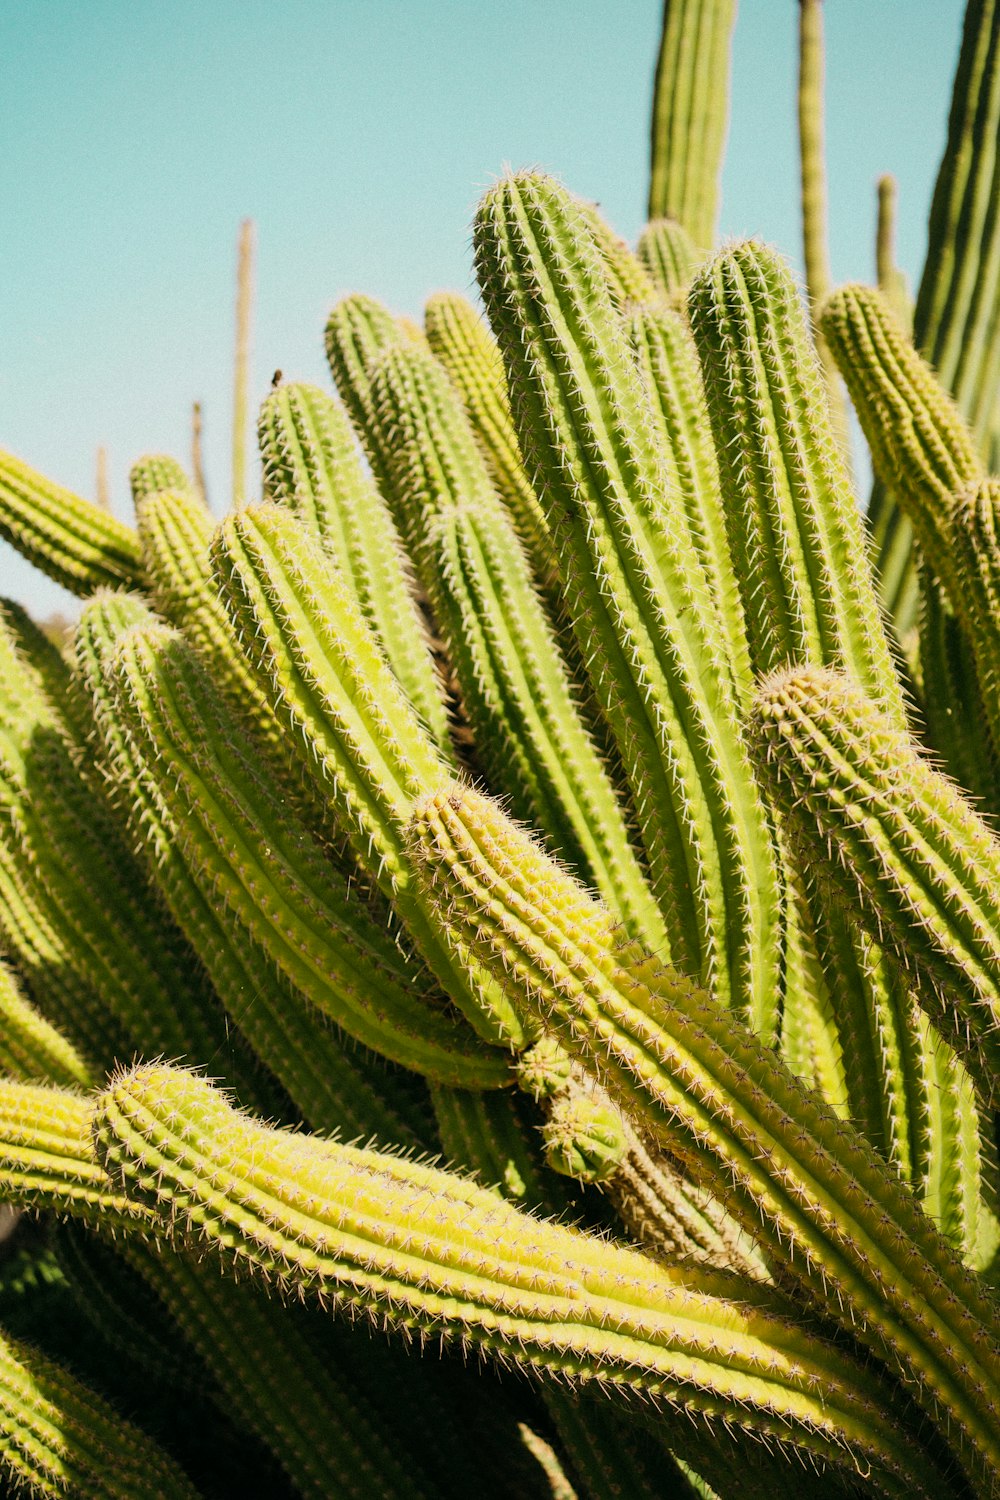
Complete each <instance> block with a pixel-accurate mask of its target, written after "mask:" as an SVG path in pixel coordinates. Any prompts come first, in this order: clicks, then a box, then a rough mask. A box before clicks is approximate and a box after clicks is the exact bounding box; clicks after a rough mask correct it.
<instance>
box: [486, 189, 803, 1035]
mask: <svg viewBox="0 0 1000 1500" xmlns="http://www.w3.org/2000/svg"><path fill="white" fill-rule="evenodd" d="M475 243H476V258H477V266H478V275H479V279H480V284H481V286H482V289H483V295H484V298H485V300H486V303H487V308H488V311H489V314H490V319H491V322H492V324H493V327H494V330H495V331H496V333H497V336H498V338H499V340H500V345H501V350H502V353H503V356H504V361H505V364H506V368H507V375H508V382H509V384H510V387H511V393H512V402H513V408H514V414H515V420H516V421H517V424H518V433H519V437H520V440H521V444H522V447H523V448H524V450H525V454H526V457H528V458H529V461H530V462H531V463H532V464H533V465H534V466H535V469H536V471H537V474H538V476H539V481H540V485H541V495H542V499H543V503H544V504H545V506H546V509H547V511H548V512H549V515H550V521H551V524H552V527H553V532H554V534H555V535H556V536H557V540H558V543H559V547H560V555H561V559H562V563H563V569H564V576H565V588H566V593H567V600H568V603H569V605H570V608H571V611H572V613H573V616H574V625H575V628H576V630H577V635H578V640H579V643H580V650H581V653H582V654H583V655H584V657H585V659H586V660H587V662H588V666H589V669H590V672H591V677H592V683H593V688H594V692H595V694H596V696H597V698H598V701H599V702H600V704H601V707H602V710H603V711H604V713H605V716H606V718H607V721H608V723H609V725H610V727H611V729H612V732H613V733H614V736H615V739H616V741H617V744H618V748H619V752H620V754H621V758H622V762H623V764H624V766H625V769H626V772H627V775H628V779H629V785H630V789H631V791H632V796H633V801H634V803H635V805H636V808H637V811H638V817H639V824H640V832H641V836H642V839H643V842H644V845H645V849H646V854H647V857H648V860H649V865H650V870H651V875H652V880H653V887H654V891H655V892H656V894H657V897H658V899H659V901H660V906H661V910H662V911H663V915H664V918H665V920H666V923H667V927H668V932H669V936H670V944H671V952H672V954H673V955H674V957H675V960H676V961H677V962H678V964H679V965H681V966H682V967H684V968H685V969H686V970H688V971H689V972H691V973H693V974H697V975H699V976H700V977H701V978H702V980H703V981H704V982H706V983H707V984H709V985H710V986H712V987H713V988H714V989H715V990H716V992H717V993H718V994H719V995H720V996H722V997H724V998H726V999H727V1000H728V1001H729V1002H730V1003H732V1004H733V1005H734V1006H736V1007H738V1008H740V1009H741V1010H743V1011H744V1013H745V1014H747V1015H748V1016H750V1017H752V1018H753V1021H754V1023H755V1024H756V1025H757V1026H759V1027H761V1028H762V1029H763V1030H765V1031H769V1030H770V1029H771V1028H772V1026H773V1024H774V1004H775V1000H776V998H777V980H776V965H777V962H778V952H779V949H780V939H781V935H780V931H779V930H778V929H777V928H776V925H775V914H776V913H778V912H780V910H781V898H780V895H779V894H778V891H777V889H776V877H775V871H774V865H773V851H772V847H771V841H770V832H769V829H768V827H767V820H766V816H765V813H764V810H763V806H762V803H761V802H760V800H759V798H758V794H757V791H756V787H755V784H754V782H753V780H752V777H751V775H750V772H749V766H748V762H747V760H746V752H745V750H744V747H743V745H742V742H741V738H740V731H739V728H738V725H737V722H736V720H737V713H736V701H735V688H734V686H733V683H732V679H731V676H730V672H729V668H728V664H727V662H726V649H725V644H724V640H723V638H722V635H721V631H720V628H719V625H718V619H717V615H716V612H715V608H714V606H713V605H712V604H711V603H710V602H709V601H708V600H707V598H706V596H705V593H704V591H703V589H702V588H701V586H700V579H701V570H700V567H699V563H698V557H697V553H696V552H695V550H694V546H693V543H692V542H691V540H690V537H689V535H688V530H687V526H686V524H685V520H684V515H683V509H682V506H681V504H680V501H679V497H678V496H676V495H675V494H672V493H671V492H670V491H669V490H664V489H663V487H662V486H661V485H660V483H659V464H660V460H659V456H658V452H657V447H656V438H655V431H654V429H653V427H652V424H651V422H650V419H649V416H648V414H647V411H646V398H645V394H644V391H643V387H642V383H641V378H640V376H639V373H638V371H637V370H636V368H635V362H634V359H633V356H632V353H631V350H630V348H629V346H628V344H627V342H626V340H625V337H624V330H623V328H622V325H621V321H620V318H619V316H618V314H617V312H616V310H615V308H614V306H613V304H612V301H611V298H610V295H609V293H608V291H607V287H606V282H605V278H604V274H603V270H602V268H601V264H600V261H599V258H598V255H597V252H596V249H595V247H594V244H593V240H592V238H591V237H590V235H589V232H588V230H587V227H586V223H585V221H584V220H582V219H581V217H580V214H579V211H578V209H577V207H576V204H575V202H574V200H573V199H572V198H571V197H570V196H569V194H567V193H566V192H565V191H564V190H563V189H561V188H560V187H558V185H557V184H555V183H554V182H552V181H551V180H550V179H547V178H544V177H541V176H535V175H531V174H524V175H521V176H512V177H508V178H506V179H504V180H503V181H502V182H500V183H499V184H498V185H497V186H496V187H495V188H493V189H492V190H491V191H490V192H489V193H488V194H487V196H486V198H485V199H484V200H483V203H482V205H481V206H480V210H479V213H478V216H477V221H476V227H475ZM765 913H766V915H765Z"/></svg>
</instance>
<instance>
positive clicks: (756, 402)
mask: <svg viewBox="0 0 1000 1500" xmlns="http://www.w3.org/2000/svg"><path fill="white" fill-rule="evenodd" d="M688 305H689V310H690V315H691V326H692V331H693V333H694V337H695V343H696V344H697V347H698V354H699V357H700V359H701V363H702V369H703V371H704V375H705V388H706V393H707V397H708V405H709V413H710V416H711V420H712V428H713V434H714V437H715V446H716V452H717V453H718V455H719V466H720V474H721V477H722V484H723V490H724V493H725V494H726V495H727V497H728V499H729V503H728V505H727V510H726V517H727V522H728V523H729V537H730V546H731V548H732V553H733V558H734V562H735V565H736V570H737V576H738V577H739V580H740V586H741V589H742V591H743V604H744V610H745V613H746V618H747V622H748V628H749V631H750V638H751V649H752V653H753V657H754V665H755V668H756V670H757V672H758V673H762V672H767V671H770V670H772V669H773V668H774V667H776V666H778V665H780V664H781V663H782V662H784V661H787V660H789V659H792V660H800V661H801V660H811V661H816V662H825V663H827V664H828V665H834V664H837V665H842V666H843V667H844V669H845V670H847V671H850V672H851V673H852V674H853V675H854V676H855V677H856V678H857V680H858V681H859V682H861V683H863V684H864V686H865V688H866V689H867V691H868V692H869V693H871V694H872V695H873V696H874V697H875V698H877V699H878V700H879V701H881V702H884V703H885V704H886V706H887V708H888V709H889V710H890V711H891V712H893V713H894V714H895V715H896V717H898V718H899V719H900V720H901V719H902V716H903V702H902V693H901V690H900V687H899V683H898V680H897V678H896V674H895V670H894V667H893V664H892V660H891V656H890V651H889V645H888V641H887V639H886V635H885V629H884V627H883V624H882V620H881V617H880V614H879V609H878V603H877V599H876V596H875V590H874V586H873V584H872V580H871V575H870V572H869V570H868V567H867V562H866V557H865V546H864V538H863V530H862V526H861V520H860V517H859V515H858V510H857V504H856V502H855V499H854V495H853V493H852V490H851V486H850V480H849V478H848V475H847V472H846V470H845V468H844V466H843V463H842V462H841V460H840V458H839V455H838V453H837V451H836V445H835V442H834V437H833V432H832V429H831V426H830V422H829V418H828V415H827V411H826V406H825V402H824V398H823V390H822V383H821V380H820V376H819V369H818V367H817V363H816V359H815V356H814V355H813V353H812V350H811V349H810V347H809V341H808V333H807V331H806V327H805V321H804V318H803V315H802V310H801V306H800V304H799V300H798V295H797V292H796V288H795V285H794V282H793V280H792V277H791V275H790V273H789V272H788V270H787V269H786V267H785V266H784V265H783V264H782V263H781V261H780V259H779V258H778V256H776V255H775V254H774V252H772V251H771V250H769V249H767V248H766V247H765V246H763V245H759V244H756V243H754V242H753V241H748V242H745V243H743V244H737V245H733V246H731V247H730V248H729V249H727V250H725V251H723V252H722V253H721V254H720V255H719V256H717V257H716V258H715V260H713V261H712V262H711V263H710V264H709V265H708V266H707V267H705V268H703V270H702V271H700V272H699V274H698V276H697V277H696V278H695V281H694V283H693V285H692V287H691V290H690V293H689V298H688Z"/></svg>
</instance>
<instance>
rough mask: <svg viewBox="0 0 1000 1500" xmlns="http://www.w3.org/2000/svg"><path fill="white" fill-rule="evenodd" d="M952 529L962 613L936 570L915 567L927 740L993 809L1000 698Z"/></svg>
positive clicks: (997, 792)
mask: <svg viewBox="0 0 1000 1500" xmlns="http://www.w3.org/2000/svg"><path fill="white" fill-rule="evenodd" d="M949 531H950V535H951V547H950V557H951V559H952V561H953V563H954V568H953V576H954V577H955V578H956V579H959V578H960V579H961V580H962V584H963V596H962V603H961V609H962V615H961V618H959V617H958V616H957V615H956V614H955V612H954V610H953V609H952V608H951V607H950V602H949V599H948V598H946V597H945V593H944V590H943V588H942V586H941V584H940V582H939V581H938V579H937V577H936V576H935V575H934V574H933V573H932V572H931V571H930V569H929V568H927V567H926V566H924V565H923V564H921V565H920V566H919V567H918V569H917V573H918V577H919V580H920V619H919V627H920V629H919V639H918V647H919V655H918V665H919V670H920V709H921V717H922V719H923V732H922V735H921V739H922V740H923V741H924V742H925V743H926V744H927V745H928V746H930V747H931V749H932V750H933V752H934V755H935V756H936V758H937V763H938V768H939V770H942V771H945V772H946V773H947V774H948V775H949V776H951V777H952V778H953V779H954V780H955V781H957V782H958V784H959V786H960V787H962V788H963V790H964V791H965V792H966V793H967V794H968V796H969V797H970V798H972V799H973V800H974V801H975V802H976V803H977V804H978V805H980V806H981V807H983V808H984V809H986V810H989V811H992V810H993V809H994V808H996V807H1000V781H998V769H1000V768H998V766H997V760H996V749H995V746H996V744H997V743H998V742H997V741H996V739H995V738H993V736H994V735H995V732H996V728H997V727H1000V726H998V724H997V713H996V703H995V700H994V698H993V696H992V694H991V692H990V690H989V688H988V686H986V685H985V684H984V682H983V680H982V679H981V677H980V672H981V670H984V669H985V670H986V671H987V672H988V667H987V664H986V661H985V660H983V659H982V656H981V648H980V645H979V642H978V641H977V639H976V637H975V635H974V634H973V631H974V629H975V626H974V625H972V624H970V623H969V622H970V617H971V615H972V613H973V610H972V608H971V600H972V598H973V597H974V593H975V587H976V585H975V582H974V580H973V577H972V569H971V568H970V567H969V566H968V565H967V555H966V553H965V552H964V550H963V548H964V539H963V538H962V537H960V536H959V527H958V525H957V524H952V525H951V526H950V527H949ZM972 566H973V568H974V566H975V565H974V564H973V565H972ZM987 682H988V678H987ZM984 689H985V690H984Z"/></svg>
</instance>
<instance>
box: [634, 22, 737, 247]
mask: <svg viewBox="0 0 1000 1500" xmlns="http://www.w3.org/2000/svg"><path fill="white" fill-rule="evenodd" d="M735 19H736V0H664V7H663V31H662V35H661V39H660V51H659V55H658V57H657V63H656V77H655V79H654V82H653V116H652V150H651V163H650V181H649V214H648V217H649V218H650V219H660V218H671V219H676V220H677V222H678V223H679V224H682V225H683V226H684V228H685V229H686V230H687V232H688V234H689V235H690V236H691V239H692V240H693V241H694V243H695V245H697V246H698V248H699V249H701V250H704V251H706V252H707V251H709V250H710V249H711V248H712V244H713V242H714V240H715V224H716V217H717V212H718V209H717V203H718V193H719V173H720V169H721V166H722V153H723V148H724V145H725V139H726V125H727V118H728V95H729V49H730V37H731V35H732V29H733V22H734V21H735Z"/></svg>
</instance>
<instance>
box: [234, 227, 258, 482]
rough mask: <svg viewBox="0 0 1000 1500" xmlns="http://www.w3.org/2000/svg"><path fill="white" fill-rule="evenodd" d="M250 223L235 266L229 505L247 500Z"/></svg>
mask: <svg viewBox="0 0 1000 1500" xmlns="http://www.w3.org/2000/svg"><path fill="white" fill-rule="evenodd" d="M253 251H254V224H253V220H252V219H244V220H243V222H242V224H241V225H240V239H239V251H238V260H237V269H236V362H235V368H234V372H233V506H234V508H235V509H237V510H238V509H239V508H240V506H241V505H245V504H246V502H247V493H246V476H247V387H248V385H249V366H250V316H251V304H252V302H253Z"/></svg>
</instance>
